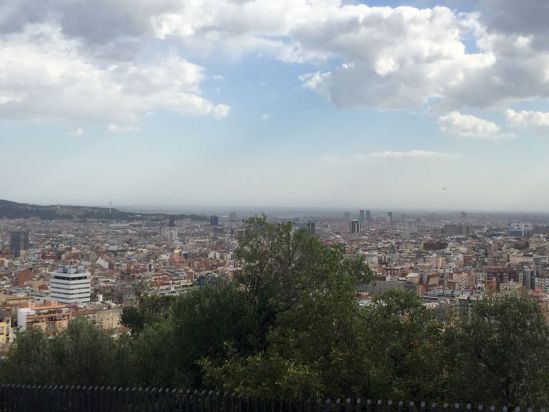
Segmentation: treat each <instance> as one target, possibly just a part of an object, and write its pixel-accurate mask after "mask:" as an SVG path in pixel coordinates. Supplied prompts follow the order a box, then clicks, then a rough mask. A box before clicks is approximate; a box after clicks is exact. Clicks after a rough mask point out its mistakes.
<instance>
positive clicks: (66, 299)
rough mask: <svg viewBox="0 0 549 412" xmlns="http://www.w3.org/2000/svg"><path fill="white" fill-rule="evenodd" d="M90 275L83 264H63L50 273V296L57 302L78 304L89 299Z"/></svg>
mask: <svg viewBox="0 0 549 412" xmlns="http://www.w3.org/2000/svg"><path fill="white" fill-rule="evenodd" d="M90 296H91V275H90V272H87V271H86V270H85V269H84V267H83V266H78V267H74V266H63V267H60V268H59V269H57V270H56V271H55V272H52V273H51V277H50V297H51V298H52V299H54V300H56V301H58V302H59V303H64V304H67V305H70V304H79V303H87V302H89V301H90Z"/></svg>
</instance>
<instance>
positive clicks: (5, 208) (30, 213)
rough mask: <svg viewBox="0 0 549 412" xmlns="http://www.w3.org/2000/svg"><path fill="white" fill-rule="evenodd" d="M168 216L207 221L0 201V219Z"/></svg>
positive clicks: (152, 216) (157, 216)
mask: <svg viewBox="0 0 549 412" xmlns="http://www.w3.org/2000/svg"><path fill="white" fill-rule="evenodd" d="M168 216H175V218H176V219H187V218H190V219H192V220H197V221H205V220H207V217H206V216H202V215H195V214H191V215H186V214H178V215H170V214H167V213H136V212H124V211H122V210H118V209H114V208H108V207H91V206H63V205H49V206H41V205H32V204H28V203H17V202H11V201H9V200H2V199H0V219H2V218H6V219H20V218H31V217H35V218H39V219H43V220H54V219H71V220H80V221H82V220H84V221H85V220H90V219H92V220H117V221H120V220H122V221H130V220H163V219H168Z"/></svg>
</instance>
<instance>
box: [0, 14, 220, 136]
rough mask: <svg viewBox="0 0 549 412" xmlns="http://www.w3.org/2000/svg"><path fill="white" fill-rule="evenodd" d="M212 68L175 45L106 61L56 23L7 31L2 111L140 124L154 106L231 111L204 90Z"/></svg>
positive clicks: (0, 42) (0, 56)
mask: <svg viewBox="0 0 549 412" xmlns="http://www.w3.org/2000/svg"><path fill="white" fill-rule="evenodd" d="M204 78H205V71H204V69H203V68H202V67H200V66H197V65H195V64H193V63H190V62H189V61H187V60H185V59H183V58H182V57H179V56H177V55H176V54H174V53H167V54H164V55H162V56H156V57H153V58H150V59H149V60H148V61H147V62H131V61H120V62H114V63H108V64H105V63H104V62H102V61H99V60H94V59H93V58H92V57H90V56H88V55H87V54H86V53H85V50H84V51H83V48H82V46H81V43H80V42H79V41H77V40H74V39H69V38H66V37H65V36H64V35H63V33H62V32H61V29H60V27H58V26H56V25H51V24H39V25H30V26H26V28H25V30H24V31H23V32H20V33H12V34H7V35H4V36H1V37H0V90H1V92H0V117H16V118H17V117H19V118H37V119H42V118H61V119H70V120H71V121H74V120H81V121H102V122H105V123H116V124H126V125H134V124H135V123H136V122H138V121H139V120H140V119H141V118H142V117H143V116H144V115H146V114H147V113H150V112H152V111H154V110H171V111H176V112H179V113H183V114H199V115H212V116H214V117H218V118H221V117H224V116H226V115H227V114H228V112H229V107H228V106H227V105H223V104H217V105H216V104H213V103H211V102H210V101H209V100H207V99H206V98H204V97H203V96H201V93H200V87H199V86H200V83H201V82H202V81H203V80H204Z"/></svg>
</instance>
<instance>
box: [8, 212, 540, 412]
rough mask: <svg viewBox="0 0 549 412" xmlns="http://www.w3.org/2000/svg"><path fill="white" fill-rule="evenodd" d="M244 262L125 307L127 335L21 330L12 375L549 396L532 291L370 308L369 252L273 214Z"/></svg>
mask: <svg viewBox="0 0 549 412" xmlns="http://www.w3.org/2000/svg"><path fill="white" fill-rule="evenodd" d="M237 257H238V259H240V261H241V262H242V264H243V269H242V271H241V273H240V275H239V277H238V279H237V282H234V283H233V284H229V285H221V286H218V287H206V288H203V289H199V290H196V291H194V292H192V293H190V294H188V295H185V296H180V297H177V298H172V299H165V298H162V299H161V298H155V297H141V298H140V302H139V305H138V306H137V307H136V308H133V309H128V310H126V311H125V312H124V315H123V321H124V322H125V323H126V325H127V326H128V327H129V328H130V329H131V331H132V333H131V334H130V335H128V336H122V337H119V338H118V339H113V338H111V337H110V336H109V335H108V334H107V333H106V332H104V331H101V330H98V329H96V328H95V327H94V326H92V325H91V324H89V323H87V322H86V321H75V322H72V323H71V324H70V325H69V328H68V329H67V330H66V331H65V332H64V333H62V334H60V335H59V336H56V337H54V338H52V339H48V338H46V337H45V336H44V335H43V334H42V333H40V332H38V331H32V330H29V331H28V332H25V333H23V334H21V335H20V336H19V337H18V340H17V344H16V345H15V346H14V347H13V348H12V350H11V351H10V353H9V354H8V356H7V357H6V359H4V360H2V362H1V364H0V378H1V380H2V381H4V382H11V383H41V384H94V385H112V384H116V385H136V386H147V385H162V386H169V387H181V388H200V389H219V390H227V391H235V392H237V393H239V394H243V395H246V396H257V397H264V398H278V397H295V396H306V397H308V396H310V397H320V396H326V397H332V398H336V397H347V396H353V395H362V396H367V397H369V398H373V399H395V400H399V399H410V400H433V401H435V400H445V401H461V402H483V403H485V404H506V405H508V406H512V407H514V406H518V405H529V406H536V405H538V406H539V405H543V406H546V405H547V404H549V327H548V325H547V324H546V322H545V320H544V318H543V316H542V314H541V312H540V310H539V307H538V306H537V303H536V302H534V301H533V300H531V299H530V298H529V297H528V296H525V295H520V294H515V295H501V296H496V297H487V298H485V299H484V300H482V301H480V302H479V303H477V304H476V305H475V306H474V308H473V312H472V314H471V317H470V318H467V319H461V320H456V321H453V322H449V323H441V322H440V321H438V320H437V319H436V318H435V317H434V316H433V315H434V314H433V312H432V311H430V310H429V309H426V308H425V307H424V306H423V305H422V303H421V301H420V299H419V298H418V297H417V296H415V295H412V294H409V293H407V292H403V291H392V292H389V293H387V294H385V295H384V296H382V297H380V298H379V299H377V300H375V301H374V303H373V304H372V305H370V306H367V307H360V306H359V305H358V302H357V299H356V294H355V290H356V285H357V284H358V283H359V282H365V281H368V280H370V279H371V277H372V274H371V272H370V270H369V269H368V267H367V266H366V265H365V264H364V262H363V261H362V260H361V259H358V258H348V257H346V256H345V255H344V252H343V250H342V249H341V248H340V247H337V246H326V245H323V244H322V243H320V242H319V241H318V239H316V238H315V237H314V236H312V235H310V234H309V233H307V232H306V231H298V232H293V231H292V227H291V225H290V224H269V223H267V222H266V221H265V219H263V218H254V219H251V220H249V221H248V222H247V225H246V229H245V231H244V232H243V233H242V235H241V237H240V243H239V247H238V250H237Z"/></svg>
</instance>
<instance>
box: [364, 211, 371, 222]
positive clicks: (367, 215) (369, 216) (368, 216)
mask: <svg viewBox="0 0 549 412" xmlns="http://www.w3.org/2000/svg"><path fill="white" fill-rule="evenodd" d="M365 218H366V221H369V220H372V213H371V212H370V211H369V210H367V211H366V216H365Z"/></svg>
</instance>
